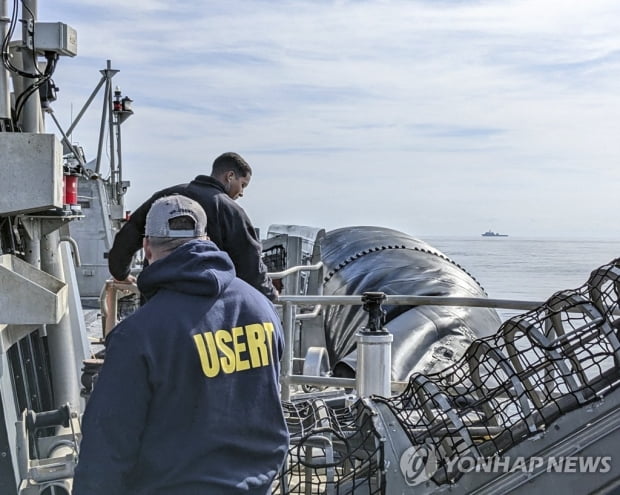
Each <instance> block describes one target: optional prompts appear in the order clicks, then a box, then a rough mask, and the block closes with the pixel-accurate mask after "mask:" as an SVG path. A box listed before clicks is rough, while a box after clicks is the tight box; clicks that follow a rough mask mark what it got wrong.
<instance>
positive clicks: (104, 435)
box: [72, 326, 151, 495]
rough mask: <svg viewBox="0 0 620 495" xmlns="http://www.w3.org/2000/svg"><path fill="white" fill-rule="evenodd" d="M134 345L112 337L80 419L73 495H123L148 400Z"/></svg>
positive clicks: (117, 334)
mask: <svg viewBox="0 0 620 495" xmlns="http://www.w3.org/2000/svg"><path fill="white" fill-rule="evenodd" d="M131 333H134V334H135V333H136V332H131ZM137 340H138V339H137V338H136V337H135V336H131V335H129V333H128V332H125V331H124V330H123V328H122V327H121V326H119V327H117V328H116V329H115V330H114V332H113V333H112V334H111V335H110V340H109V345H108V347H107V349H106V357H105V361H104V365H103V368H102V370H101V373H100V374H99V376H98V378H97V381H96V383H95V387H94V390H93V393H92V395H91V397H90V399H89V401H88V404H87V406H86V411H85V413H84V417H83V419H82V435H83V437H82V442H81V445H80V451H79V458H78V465H77V467H76V471H75V477H74V481H73V492H72V493H73V495H109V494H112V493H115V494H123V493H126V481H127V477H128V475H129V474H130V472H131V470H132V468H133V466H134V463H135V462H136V459H137V458H138V454H139V449H140V437H141V434H142V431H143V428H144V423H145V421H146V417H147V410H148V404H149V401H150V396H151V393H150V385H149V379H148V360H147V359H146V357H145V356H144V355H143V353H142V351H141V350H140V346H139V345H138V342H137Z"/></svg>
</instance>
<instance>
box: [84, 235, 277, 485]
mask: <svg viewBox="0 0 620 495" xmlns="http://www.w3.org/2000/svg"><path fill="white" fill-rule="evenodd" d="M138 286H139V288H140V290H141V291H142V293H144V294H146V295H147V296H148V297H149V300H148V302H147V303H146V304H145V305H144V306H142V307H141V308H140V309H139V310H137V311H136V312H135V313H134V314H132V315H131V316H129V317H127V318H126V319H125V320H123V321H122V322H121V323H120V324H119V325H118V326H117V327H116V328H115V329H114V330H113V332H112V333H111V334H110V336H109V338H108V339H109V340H108V342H107V348H106V356H105V361H104V365H103V368H102V370H101V373H100V375H99V377H98V379H97V381H96V384H95V387H94V390H93V393H92V395H91V397H90V399H89V401H88V404H87V407H86V411H85V413H84V417H83V422H82V432H83V440H82V443H81V447H80V453H79V462H78V466H77V468H76V474H75V478H74V488H73V494H74V495H98V494H101V495H104V494H105V495H112V494H114V495H125V494H127V495H129V494H131V495H139V494H145V495H146V494H148V495H158V494H162V495H163V494H167V495H189V494H192V495H194V494H242V493H243V494H265V493H269V489H270V485H271V482H272V480H273V478H274V476H275V475H276V473H277V471H278V469H279V468H280V466H281V465H282V463H283V461H284V458H285V456H286V452H287V447H288V433H287V429H286V423H285V421H284V417H283V412H282V407H281V404H280V396H279V385H278V375H279V359H280V356H281V353H282V348H283V335H282V328H281V326H280V320H279V318H278V315H277V313H276V312H275V309H274V307H273V305H272V304H271V303H270V302H269V301H268V300H267V299H266V298H265V297H264V296H263V295H262V294H261V293H259V292H258V291H257V290H256V289H254V288H252V287H251V286H250V285H248V284H247V283H245V282H244V281H242V280H241V279H239V278H236V277H235V271H234V268H233V265H232V262H231V260H230V258H229V256H228V255H227V254H226V253H224V252H222V251H219V250H218V249H217V247H216V246H215V244H213V243H212V242H209V241H201V240H194V241H190V242H188V243H187V244H184V245H182V246H180V247H179V248H177V249H176V250H174V251H173V252H172V253H171V254H169V255H168V256H167V257H165V258H163V259H160V260H158V261H156V262H154V263H153V264H152V265H150V266H148V267H147V268H145V269H144V270H143V272H142V273H141V275H140V277H139V279H138Z"/></svg>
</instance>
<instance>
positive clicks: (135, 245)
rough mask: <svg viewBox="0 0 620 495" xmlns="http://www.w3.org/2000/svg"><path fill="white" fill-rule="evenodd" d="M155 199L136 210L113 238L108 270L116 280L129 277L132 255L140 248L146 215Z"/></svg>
mask: <svg viewBox="0 0 620 495" xmlns="http://www.w3.org/2000/svg"><path fill="white" fill-rule="evenodd" d="M155 199H156V198H155V197H153V198H151V199H149V200H148V201H147V202H146V203H144V204H142V205H141V206H140V207H139V208H137V209H136V210H135V211H134V212H133V213H132V214H131V217H130V218H129V220H128V221H127V222H126V223H125V225H123V227H122V228H121V230H119V231H118V233H117V234H116V237H114V244H112V249H110V252H109V253H108V269H109V270H110V273H111V274H112V276H113V277H114V278H115V279H116V280H125V279H126V278H127V276H128V275H129V272H130V270H131V261H132V259H133V255H134V254H136V252H137V251H138V250H139V249H140V248H141V247H142V238H143V237H144V225H145V224H146V214H147V213H148V211H149V209H150V208H151V205H152V204H153V202H154V201H155Z"/></svg>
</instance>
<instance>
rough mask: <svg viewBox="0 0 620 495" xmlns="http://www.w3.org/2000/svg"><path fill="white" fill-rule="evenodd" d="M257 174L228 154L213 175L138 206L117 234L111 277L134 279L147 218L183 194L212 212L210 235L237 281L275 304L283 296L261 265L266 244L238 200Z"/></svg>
mask: <svg viewBox="0 0 620 495" xmlns="http://www.w3.org/2000/svg"><path fill="white" fill-rule="evenodd" d="M251 178H252V169H251V168H250V166H249V165H248V164H247V162H246V161H245V160H244V159H243V158H242V157H241V156H239V155H238V154H237V153H224V154H222V155H220V156H219V157H217V158H216V159H215V161H214V162H213V168H212V171H211V176H206V175H199V176H197V177H196V178H195V179H194V180H193V181H191V182H190V183H189V184H179V185H176V186H172V187H168V188H166V189H162V190H161V191H158V192H156V193H155V194H153V196H151V198H150V199H149V200H148V201H146V202H145V203H143V204H142V205H141V206H140V207H138V208H137V209H136V210H135V211H134V212H133V213H132V215H131V217H130V218H129V221H128V222H127V223H126V224H125V225H124V226H123V228H122V229H121V230H120V231H119V232H118V234H116V237H115V238H114V244H113V246H112V249H111V250H110V252H109V254H108V267H109V269H110V273H111V274H112V276H113V277H114V278H115V279H117V280H125V279H127V277H128V276H129V271H130V267H131V261H132V259H133V255H134V254H135V253H136V251H138V250H139V249H140V248H141V247H142V238H143V236H144V223H145V219H146V214H147V212H148V211H149V208H150V207H151V205H152V204H153V202H154V201H155V200H156V199H158V198H161V197H163V196H168V195H170V194H175V193H178V194H182V195H184V196H187V197H188V198H191V199H193V200H194V201H197V202H198V203H200V205H201V206H202V207H203V208H204V210H205V212H206V213H207V217H208V218H209V224H208V226H207V234H208V235H209V238H210V239H211V240H212V241H213V242H214V243H215V244H216V245H217V247H219V248H220V249H221V250H222V251H226V252H227V253H228V255H229V256H230V258H231V259H232V262H233V264H234V265H235V270H236V272H237V277H239V278H240V279H242V280H245V281H246V282H247V283H248V284H250V285H251V286H253V287H255V288H256V289H258V290H259V291H260V292H262V293H263V294H265V296H267V298H269V300H271V301H275V300H276V299H277V296H278V293H277V291H276V289H275V288H274V286H273V283H272V281H271V279H270V278H269V277H268V276H267V267H266V266H265V264H264V263H263V261H262V258H261V253H262V247H261V243H260V241H259V239H258V237H257V235H256V231H255V229H254V227H253V226H252V223H251V222H250V219H249V218H248V216H247V214H246V213H245V211H244V210H243V208H241V207H240V206H239V205H238V204H237V203H236V202H235V200H236V199H237V198H239V197H242V196H243V191H244V189H245V188H246V187H247V186H248V184H249V183H250V179H251Z"/></svg>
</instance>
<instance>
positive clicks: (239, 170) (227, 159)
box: [211, 151, 252, 177]
mask: <svg viewBox="0 0 620 495" xmlns="http://www.w3.org/2000/svg"><path fill="white" fill-rule="evenodd" d="M230 170H232V171H233V172H234V173H235V175H236V176H237V177H247V176H248V175H252V168H251V167H250V166H249V165H248V162H246V161H245V160H244V159H243V158H241V156H240V155H238V154H237V153H233V152H231V151H229V152H227V153H222V154H221V155H220V156H218V157H217V158H216V159H215V161H214V162H213V169H212V170H211V175H213V176H215V175H221V174H225V173H226V172H229V171H230Z"/></svg>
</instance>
